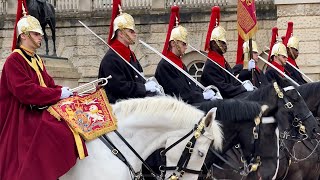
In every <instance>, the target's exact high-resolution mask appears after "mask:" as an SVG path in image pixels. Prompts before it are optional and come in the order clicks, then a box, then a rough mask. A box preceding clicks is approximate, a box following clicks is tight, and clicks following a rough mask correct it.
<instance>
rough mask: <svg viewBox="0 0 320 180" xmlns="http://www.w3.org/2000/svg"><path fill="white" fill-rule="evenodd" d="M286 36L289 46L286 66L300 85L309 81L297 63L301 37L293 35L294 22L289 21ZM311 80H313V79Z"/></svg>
mask: <svg viewBox="0 0 320 180" xmlns="http://www.w3.org/2000/svg"><path fill="white" fill-rule="evenodd" d="M285 38H286V39H285V41H284V44H285V45H286V46H287V53H288V62H287V64H286V65H285V66H284V68H285V69H286V70H287V71H288V72H289V73H290V77H291V78H292V79H294V80H295V81H296V82H297V83H299V84H300V85H302V84H305V83H307V81H306V80H304V79H303V77H302V75H304V76H306V75H305V74H304V73H302V72H301V71H300V70H299V67H298V65H297V63H296V59H297V58H298V56H299V39H298V38H297V37H295V36H293V22H288V28H287V33H286V37H285ZM306 78H308V79H309V80H311V79H310V78H309V77H308V76H306ZM311 82H313V81H312V80H311Z"/></svg>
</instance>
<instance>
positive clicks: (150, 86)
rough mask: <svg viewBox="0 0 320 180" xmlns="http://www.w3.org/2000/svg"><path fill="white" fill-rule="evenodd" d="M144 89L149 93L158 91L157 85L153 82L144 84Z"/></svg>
mask: <svg viewBox="0 0 320 180" xmlns="http://www.w3.org/2000/svg"><path fill="white" fill-rule="evenodd" d="M144 86H145V88H146V91H149V92H157V91H160V89H159V88H158V87H157V86H158V84H157V83H156V82H154V81H147V82H146V83H145V84H144Z"/></svg>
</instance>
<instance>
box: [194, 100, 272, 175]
mask: <svg viewBox="0 0 320 180" xmlns="http://www.w3.org/2000/svg"><path fill="white" fill-rule="evenodd" d="M213 107H217V114H216V120H218V121H220V122H221V124H222V129H223V133H224V144H223V150H222V152H220V154H222V155H223V154H224V153H225V152H226V151H227V150H229V149H231V148H232V147H233V146H235V145H236V144H240V146H241V152H242V153H241V158H242V160H243V162H244V166H243V169H239V168H238V169H234V170H237V171H239V172H241V173H249V172H250V171H254V170H256V168H257V167H258V166H259V165H260V164H261V161H260V159H261V157H264V156H272V158H273V159H277V154H276V153H270V152H267V151H266V150H267V148H265V147H263V144H269V145H271V146H272V145H275V144H276V143H277V138H276V137H275V136H273V135H274V132H275V128H276V124H272V125H269V126H268V127H266V126H264V125H262V121H261V119H260V116H262V114H263V111H265V110H266V106H261V104H260V103H258V102H252V101H244V100H235V99H228V100H216V101H211V102H207V103H204V104H202V105H201V106H200V107H199V108H200V109H202V110H204V111H208V109H210V108H213ZM262 126H264V128H262ZM267 131H268V132H267ZM265 134H269V136H264V135H265ZM215 153H217V152H213V151H209V153H208V155H207V158H206V161H205V167H210V166H211V165H212V164H213V163H215V164H218V165H221V164H223V160H221V159H220V158H219V157H218V156H217V155H216V154H215ZM274 164H276V160H275V161H274ZM233 168H235V167H233ZM229 169H230V167H229Z"/></svg>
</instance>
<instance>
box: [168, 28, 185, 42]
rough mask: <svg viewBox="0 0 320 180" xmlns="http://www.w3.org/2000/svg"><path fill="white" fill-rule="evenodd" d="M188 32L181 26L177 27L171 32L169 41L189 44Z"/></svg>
mask: <svg viewBox="0 0 320 180" xmlns="http://www.w3.org/2000/svg"><path fill="white" fill-rule="evenodd" d="M187 38H188V32H187V30H186V28H184V27H182V26H181V25H179V26H177V27H175V28H173V29H172V31H171V35H170V39H169V41H172V40H174V41H177V40H178V41H182V42H184V43H188V40H187Z"/></svg>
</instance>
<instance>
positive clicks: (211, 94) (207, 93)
mask: <svg viewBox="0 0 320 180" xmlns="http://www.w3.org/2000/svg"><path fill="white" fill-rule="evenodd" d="M202 94H203V98H204V99H205V100H214V99H217V97H216V96H215V95H216V93H215V92H214V91H213V90H212V89H208V90H205V91H204V92H203V93H202Z"/></svg>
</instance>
